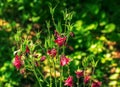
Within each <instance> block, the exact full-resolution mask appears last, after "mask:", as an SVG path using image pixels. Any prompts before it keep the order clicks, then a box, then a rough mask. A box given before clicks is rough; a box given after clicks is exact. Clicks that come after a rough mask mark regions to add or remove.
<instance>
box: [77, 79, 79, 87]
mask: <svg viewBox="0 0 120 87" xmlns="http://www.w3.org/2000/svg"><path fill="white" fill-rule="evenodd" d="M77 87H79V78H78V79H77Z"/></svg>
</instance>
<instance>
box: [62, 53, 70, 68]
mask: <svg viewBox="0 0 120 87" xmlns="http://www.w3.org/2000/svg"><path fill="white" fill-rule="evenodd" d="M69 62H70V59H69V58H67V57H66V56H64V55H62V56H61V58H60V65H61V66H65V65H67V64H68V63H69Z"/></svg>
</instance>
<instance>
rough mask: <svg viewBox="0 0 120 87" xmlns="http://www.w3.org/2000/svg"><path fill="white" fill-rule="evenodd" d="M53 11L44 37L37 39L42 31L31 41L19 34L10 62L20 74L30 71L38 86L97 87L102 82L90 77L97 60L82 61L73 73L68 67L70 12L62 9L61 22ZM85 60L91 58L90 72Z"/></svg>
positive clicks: (51, 10)
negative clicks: (15, 49) (13, 55)
mask: <svg viewBox="0 0 120 87" xmlns="http://www.w3.org/2000/svg"><path fill="white" fill-rule="evenodd" d="M54 12H55V8H51V7H50V13H51V15H52V23H53V25H54V29H51V22H50V21H47V22H46V26H47V33H45V34H46V35H45V39H44V40H40V36H41V34H42V32H38V33H37V34H36V39H35V40H34V41H33V40H30V39H28V38H27V37H26V38H21V37H20V39H19V40H17V51H15V53H14V54H15V58H14V60H13V65H14V66H15V67H16V69H17V70H18V71H19V72H20V73H21V74H23V75H24V74H26V73H28V72H32V74H34V76H35V77H36V80H37V82H38V84H39V87H64V86H67V87H100V86H101V85H102V83H101V82H100V81H98V80H96V79H94V77H93V75H94V71H95V67H96V66H97V62H98V61H94V59H93V58H91V59H88V58H85V59H83V60H82V63H81V65H82V66H83V68H79V67H78V69H77V70H74V74H73V73H71V72H70V71H71V67H69V66H70V65H71V62H73V61H74V59H72V58H71V57H70V56H69V55H66V48H67V46H68V44H69V43H68V40H69V38H70V37H72V38H74V33H73V24H71V20H72V17H73V12H70V13H68V12H67V10H65V11H64V12H63V20H64V24H62V23H61V22H60V21H58V22H57V23H56V21H55V20H54ZM73 43H74V42H73ZM87 60H92V63H90V64H92V65H91V69H92V70H91V72H88V71H87V69H88V68H89V64H88V61H87ZM71 66H72V65H71Z"/></svg>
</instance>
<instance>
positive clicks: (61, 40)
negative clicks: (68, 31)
mask: <svg viewBox="0 0 120 87" xmlns="http://www.w3.org/2000/svg"><path fill="white" fill-rule="evenodd" d="M65 42H66V37H60V36H59V37H57V39H56V40H55V43H56V44H57V45H58V46H60V47H61V46H63V45H65Z"/></svg>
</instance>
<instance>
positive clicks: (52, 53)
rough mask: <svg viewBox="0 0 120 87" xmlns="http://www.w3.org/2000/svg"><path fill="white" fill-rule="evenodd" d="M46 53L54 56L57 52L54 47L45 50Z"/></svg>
mask: <svg viewBox="0 0 120 87" xmlns="http://www.w3.org/2000/svg"><path fill="white" fill-rule="evenodd" d="M47 53H48V55H50V56H51V57H55V56H56V54H57V50H56V49H54V48H53V49H51V50H48V51H47Z"/></svg>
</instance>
